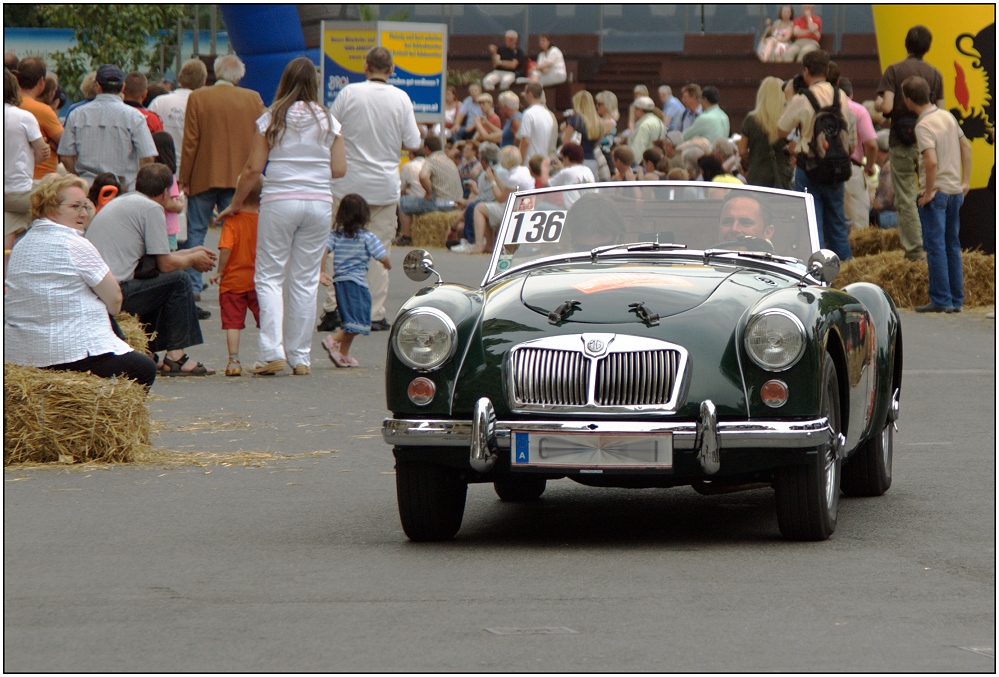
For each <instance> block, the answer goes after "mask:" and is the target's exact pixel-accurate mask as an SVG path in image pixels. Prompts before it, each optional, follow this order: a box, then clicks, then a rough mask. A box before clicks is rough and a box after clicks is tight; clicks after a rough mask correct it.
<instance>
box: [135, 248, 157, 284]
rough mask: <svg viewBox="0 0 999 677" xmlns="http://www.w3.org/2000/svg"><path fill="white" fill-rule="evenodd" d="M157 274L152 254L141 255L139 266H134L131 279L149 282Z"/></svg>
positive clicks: (154, 258)
mask: <svg viewBox="0 0 999 677" xmlns="http://www.w3.org/2000/svg"><path fill="white" fill-rule="evenodd" d="M159 274H160V271H159V268H157V267H156V257H155V256H154V255H152V254H143V256H142V258H141V259H139V264H138V265H137V266H135V272H134V273H132V277H133V278H135V279H136V280H151V279H153V278H154V277H156V276H157V275H159Z"/></svg>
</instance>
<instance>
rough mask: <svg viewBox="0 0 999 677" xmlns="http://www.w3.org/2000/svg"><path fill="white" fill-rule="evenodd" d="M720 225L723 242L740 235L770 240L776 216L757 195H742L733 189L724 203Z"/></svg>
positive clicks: (730, 240) (735, 238)
mask: <svg viewBox="0 0 999 677" xmlns="http://www.w3.org/2000/svg"><path fill="white" fill-rule="evenodd" d="M718 225H719V236H720V238H721V241H722V242H732V241H736V240H738V239H739V238H740V237H754V238H758V239H761V240H766V241H767V242H769V241H770V238H772V237H773V234H774V218H773V214H772V213H771V212H770V210H769V209H768V208H767V207H766V206H764V205H762V204H760V202H758V201H757V200H756V198H755V197H752V196H749V195H740V194H739V193H738V192H737V191H732V194H731V195H729V197H728V199H726V200H725V203H724V204H723V205H722V210H721V216H720V217H719V223H718ZM772 246H773V245H772V244H771V248H772Z"/></svg>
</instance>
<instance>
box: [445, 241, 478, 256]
mask: <svg viewBox="0 0 999 677" xmlns="http://www.w3.org/2000/svg"><path fill="white" fill-rule="evenodd" d="M474 248H475V245H474V244H472V243H470V242H464V241H463V242H462V243H461V244H456V245H455V246H453V247H451V251H453V252H454V253H455V254H471V253H472V249H474Z"/></svg>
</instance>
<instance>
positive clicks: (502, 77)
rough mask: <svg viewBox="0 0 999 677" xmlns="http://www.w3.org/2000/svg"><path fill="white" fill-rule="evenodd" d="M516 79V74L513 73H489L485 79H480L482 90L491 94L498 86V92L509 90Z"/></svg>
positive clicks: (498, 71) (497, 71)
mask: <svg viewBox="0 0 999 677" xmlns="http://www.w3.org/2000/svg"><path fill="white" fill-rule="evenodd" d="M516 79H517V74H516V73H514V72H513V71H500V70H496V71H490V72H489V73H486V77H484V78H482V89H484V90H486V91H487V92H491V91H493V90H494V89H496V86H497V85H499V88H500V91H503V90H505V89H510V85H512V84H513V81H514V80H516Z"/></svg>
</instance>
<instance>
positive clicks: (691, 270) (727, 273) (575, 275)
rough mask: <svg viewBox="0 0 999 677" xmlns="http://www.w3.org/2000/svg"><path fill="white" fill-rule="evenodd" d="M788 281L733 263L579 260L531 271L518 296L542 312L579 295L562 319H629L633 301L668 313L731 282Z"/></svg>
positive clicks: (759, 287)
mask: <svg viewBox="0 0 999 677" xmlns="http://www.w3.org/2000/svg"><path fill="white" fill-rule="evenodd" d="M787 283H788V280H786V279H783V278H782V277H778V276H775V275H771V274H761V273H759V272H752V271H746V270H744V269H736V268H733V267H732V266H725V267H716V266H705V265H697V264H682V265H675V266H670V265H665V266H664V265H656V266H609V267H608V266H603V267H600V266H593V267H592V268H588V269H582V270H581V269H580V268H579V266H578V265H577V266H574V267H572V268H571V269H570V268H548V269H545V270H539V271H533V272H531V273H529V274H528V275H526V276H525V277H524V280H523V286H522V288H521V294H520V298H521V302H522V303H523V304H524V305H525V306H527V307H528V308H529V309H531V310H533V311H534V312H537V313H541V314H543V315H548V314H549V313H551V312H552V311H554V310H556V309H557V308H559V307H560V306H562V305H563V304H565V303H566V302H572V301H577V302H578V305H576V304H573V305H574V308H573V310H572V311H571V312H564V313H563V314H562V320H561V321H562V322H563V323H566V324H569V323H585V324H627V323H633V322H643V320H642V319H641V317H640V316H639V312H640V311H639V309H638V308H637V306H636V305H635V304H643V305H644V307H645V310H646V311H647V312H648V314H649V315H653V316H654V315H658V316H659V317H660V318H667V317H671V316H674V315H678V314H680V313H684V312H686V311H688V310H690V309H692V308H695V307H697V306H700V305H701V304H703V303H705V302H706V301H707V300H708V299H710V298H711V297H712V296H713V295H715V294H717V293H719V292H720V290H722V289H724V288H727V287H729V286H731V285H735V286H736V287H740V288H743V289H745V288H746V287H748V288H749V289H752V290H755V291H757V292H765V291H770V290H772V289H776V288H778V287H783V286H786V284H787ZM755 296H756V298H758V293H757V294H756V295H755Z"/></svg>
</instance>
